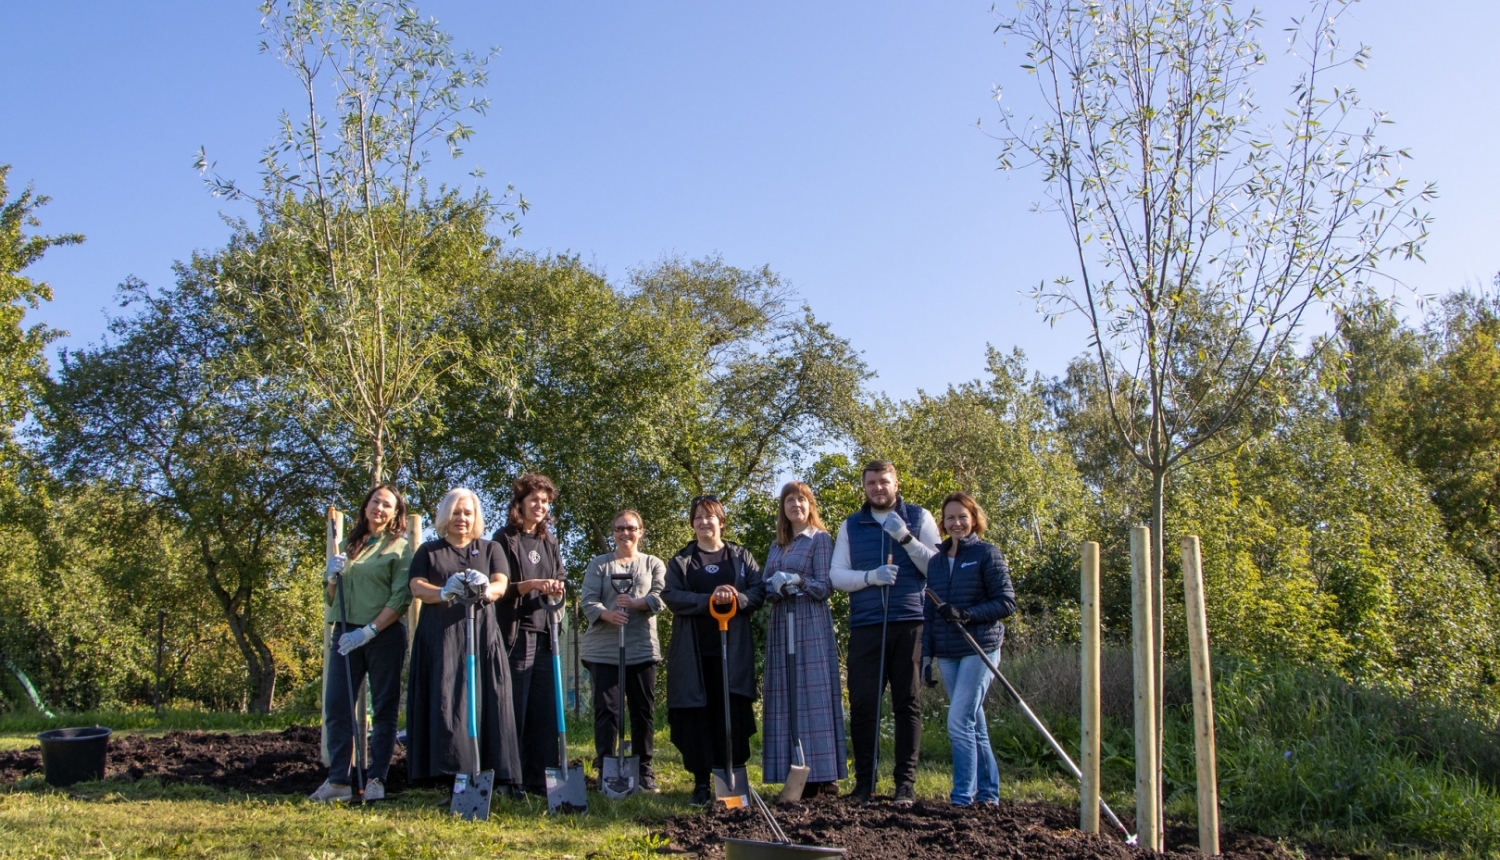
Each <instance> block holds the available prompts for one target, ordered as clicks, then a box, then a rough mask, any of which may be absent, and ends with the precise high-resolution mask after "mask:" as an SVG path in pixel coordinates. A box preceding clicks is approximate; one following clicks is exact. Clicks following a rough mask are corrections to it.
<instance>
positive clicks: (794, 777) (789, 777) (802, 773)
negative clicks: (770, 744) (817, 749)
mask: <svg viewBox="0 0 1500 860" xmlns="http://www.w3.org/2000/svg"><path fill="white" fill-rule="evenodd" d="M783 591H785V592H786V701H787V714H786V719H787V730H788V732H789V734H790V735H791V739H792V749H791V759H790V761H791V762H794V763H793V764H789V765H787V769H786V782H785V783H784V784H783V785H782V786H781V802H782V803H796V802H797V801H799V800H801V799H802V790H803V789H805V788H807V775H808V774H809V773H811V772H812V769H811V768H809V767H808V766H807V759H806V757H804V756H803V754H802V737H801V735H799V734H798V733H797V595H798V594H801V592H800V591H798V590H797V587H796V586H794V585H788V586H786V587H785V588H784V589H783Z"/></svg>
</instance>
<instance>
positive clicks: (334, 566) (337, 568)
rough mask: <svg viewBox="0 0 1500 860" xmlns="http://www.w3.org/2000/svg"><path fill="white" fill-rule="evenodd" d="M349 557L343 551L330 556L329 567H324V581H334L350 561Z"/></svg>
mask: <svg viewBox="0 0 1500 860" xmlns="http://www.w3.org/2000/svg"><path fill="white" fill-rule="evenodd" d="M348 561H349V557H348V556H346V555H344V554H343V553H339V554H338V555H335V556H330V557H329V558H328V567H326V568H324V569H323V581H324V582H333V581H334V579H336V578H337V577H338V575H339V574H341V573H343V572H344V565H345V564H346V563H348Z"/></svg>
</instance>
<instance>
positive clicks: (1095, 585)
mask: <svg viewBox="0 0 1500 860" xmlns="http://www.w3.org/2000/svg"><path fill="white" fill-rule="evenodd" d="M1082 555H1083V572H1082V577H1081V579H1082V582H1081V585H1080V589H1079V592H1080V593H1079V607H1080V608H1081V609H1082V615H1083V639H1082V641H1083V647H1082V654H1081V655H1080V656H1079V661H1080V663H1081V669H1082V675H1083V691H1082V695H1081V697H1080V698H1081V700H1082V702H1083V714H1082V723H1081V724H1082V727H1083V731H1082V733H1081V734H1082V736H1081V738H1080V742H1079V745H1080V747H1081V750H1080V759H1081V760H1080V761H1079V764H1080V765H1082V767H1081V771H1082V773H1083V779H1082V780H1080V782H1079V787H1078V804H1079V810H1078V812H1079V824H1078V829H1079V830H1082V831H1083V832H1084V833H1098V832H1099V544H1097V543H1094V542H1093V541H1085V542H1084V544H1083V548H1082Z"/></svg>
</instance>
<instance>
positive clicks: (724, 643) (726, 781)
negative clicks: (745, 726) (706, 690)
mask: <svg viewBox="0 0 1500 860" xmlns="http://www.w3.org/2000/svg"><path fill="white" fill-rule="evenodd" d="M738 609H739V601H738V600H731V601H729V603H728V604H726V605H725V609H724V611H723V612H720V611H719V604H718V603H715V602H714V600H713V598H709V600H708V614H709V615H712V616H713V617H714V620H715V621H717V622H719V651H720V653H721V654H722V656H723V658H724V769H723V770H722V771H720V770H715V771H714V797H716V798H718V799H719V800H721V801H723V802H724V806H725V808H727V809H743V808H744V807H746V806H749V805H750V795H749V791H750V776H749V774H747V773H745V769H744V768H743V767H735V766H734V721H733V713H734V712H733V710H731V709H730V707H729V619H731V618H733V617H734V613H735V611H736V610H738Z"/></svg>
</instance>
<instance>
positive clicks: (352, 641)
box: [339, 622, 375, 657]
mask: <svg viewBox="0 0 1500 860" xmlns="http://www.w3.org/2000/svg"><path fill="white" fill-rule="evenodd" d="M374 638H375V624H374V622H371V623H369V624H366V625H365V626H363V627H361V628H359V629H358V630H350V631H349V632H348V633H345V634H344V635H343V636H340V637H339V656H340V657H342V656H345V655H347V654H348V653H349V652H350V651H353V650H354V649H355V648H358V647H360V646H361V645H366V644H369V641H370V640H371V639H374Z"/></svg>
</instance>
